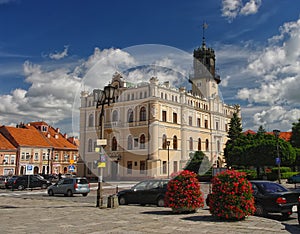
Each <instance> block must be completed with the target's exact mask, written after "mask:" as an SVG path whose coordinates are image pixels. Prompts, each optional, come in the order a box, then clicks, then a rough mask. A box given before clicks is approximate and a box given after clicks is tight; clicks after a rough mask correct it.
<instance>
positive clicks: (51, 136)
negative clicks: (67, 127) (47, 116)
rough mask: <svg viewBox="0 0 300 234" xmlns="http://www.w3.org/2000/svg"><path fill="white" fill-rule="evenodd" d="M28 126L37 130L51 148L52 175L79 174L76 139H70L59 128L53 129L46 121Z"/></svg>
mask: <svg viewBox="0 0 300 234" xmlns="http://www.w3.org/2000/svg"><path fill="white" fill-rule="evenodd" d="M27 126H28V128H35V129H37V130H38V131H39V132H40V133H41V134H42V135H43V137H44V138H45V139H46V140H47V142H48V143H49V145H50V146H51V150H50V171H51V173H54V174H58V173H61V174H65V173H77V170H78V168H77V167H78V166H77V161H78V146H77V143H78V141H76V138H68V136H67V134H62V133H61V132H60V129H59V128H53V127H52V126H50V125H48V124H47V123H46V122H44V121H40V122H31V123H29V124H28V125H27Z"/></svg>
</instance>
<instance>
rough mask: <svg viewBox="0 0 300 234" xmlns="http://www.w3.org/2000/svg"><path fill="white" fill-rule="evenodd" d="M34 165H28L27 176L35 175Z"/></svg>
mask: <svg viewBox="0 0 300 234" xmlns="http://www.w3.org/2000/svg"><path fill="white" fill-rule="evenodd" d="M33 174H34V173H33V165H31V164H27V165H26V175H33Z"/></svg>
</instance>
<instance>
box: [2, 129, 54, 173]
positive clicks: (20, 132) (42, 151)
mask: <svg viewBox="0 0 300 234" xmlns="http://www.w3.org/2000/svg"><path fill="white" fill-rule="evenodd" d="M0 132H1V133H2V135H3V136H4V137H5V138H6V139H7V140H8V141H10V142H11V143H12V144H13V145H14V146H15V147H16V149H17V152H16V170H15V175H23V174H26V165H33V167H34V173H35V174H37V173H48V157H49V153H48V152H50V150H51V146H50V145H49V143H48V141H47V140H46V139H45V138H44V137H43V136H42V135H41V134H40V133H39V131H37V130H36V129H34V128H27V127H26V125H24V124H20V125H18V126H17V127H12V126H2V127H1V128H0Z"/></svg>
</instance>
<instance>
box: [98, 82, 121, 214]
mask: <svg viewBox="0 0 300 234" xmlns="http://www.w3.org/2000/svg"><path fill="white" fill-rule="evenodd" d="M115 89H116V88H115V87H113V86H112V85H111V84H109V85H108V86H105V87H104V91H103V90H100V89H94V91H93V96H94V102H96V109H98V108H99V107H100V106H101V112H100V119H99V125H100V131H97V137H98V138H99V139H100V144H99V145H100V160H99V161H100V173H99V174H100V175H99V177H98V189H97V200H96V207H99V208H103V189H102V182H103V175H102V173H103V167H102V165H101V162H103V160H104V156H103V154H104V152H102V149H103V146H105V145H106V143H103V142H104V141H103V140H104V139H103V137H104V126H103V116H104V105H105V104H107V105H110V102H111V101H112V102H114V93H115ZM97 145H98V144H97ZM98 167H99V164H98Z"/></svg>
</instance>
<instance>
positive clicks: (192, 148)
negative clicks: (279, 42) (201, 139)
mask: <svg viewBox="0 0 300 234" xmlns="http://www.w3.org/2000/svg"><path fill="white" fill-rule="evenodd" d="M190 150H194V146H193V138H192V137H190Z"/></svg>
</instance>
